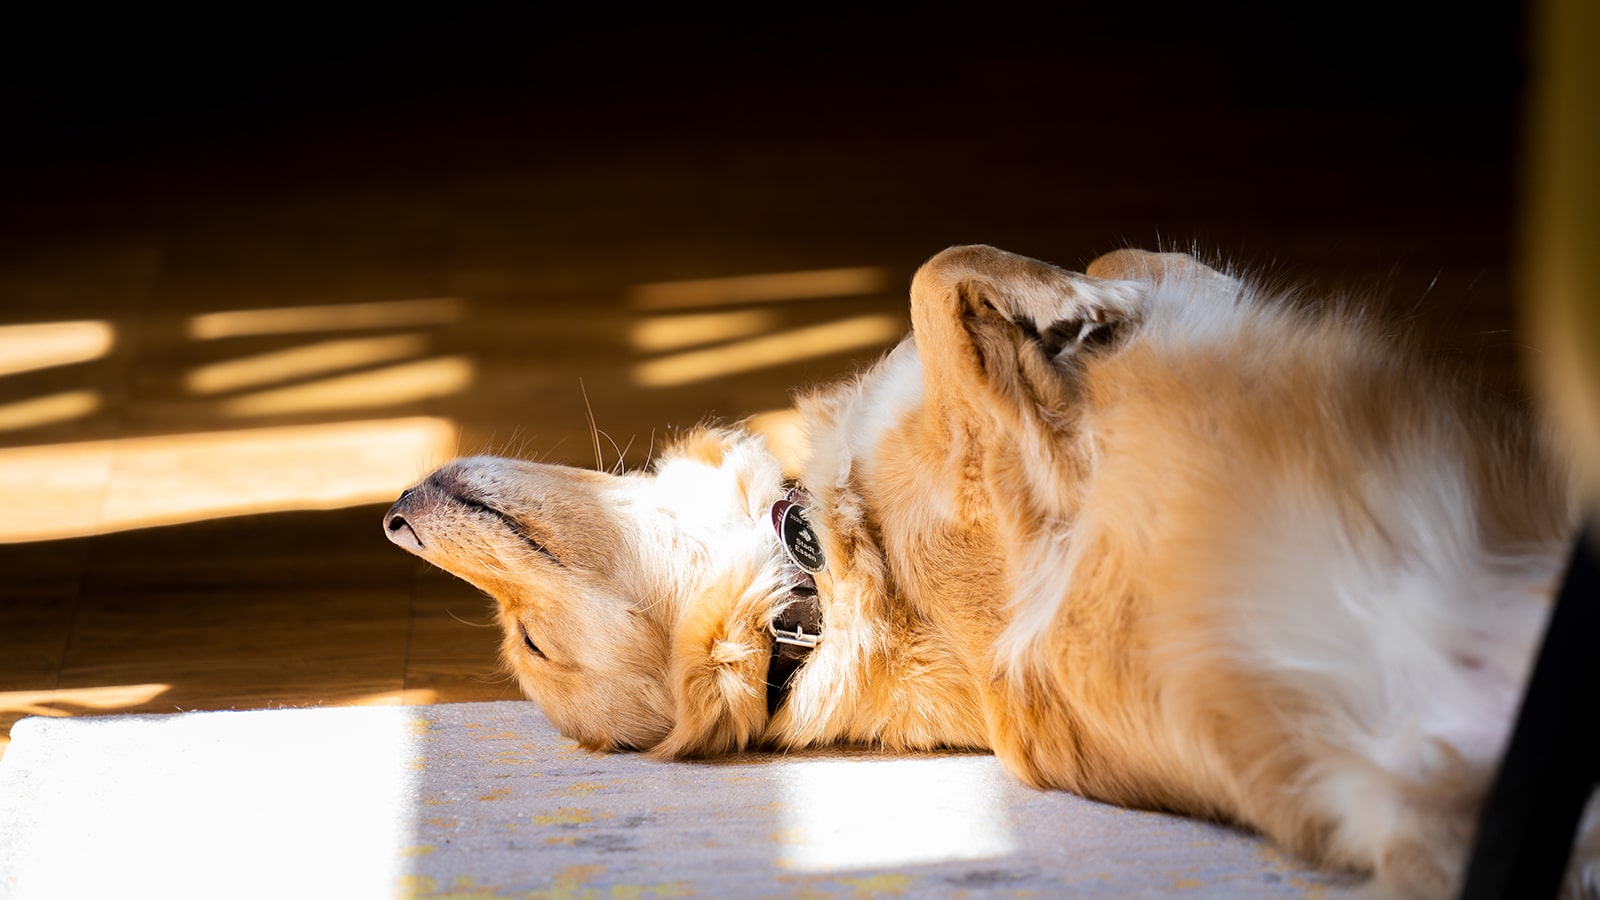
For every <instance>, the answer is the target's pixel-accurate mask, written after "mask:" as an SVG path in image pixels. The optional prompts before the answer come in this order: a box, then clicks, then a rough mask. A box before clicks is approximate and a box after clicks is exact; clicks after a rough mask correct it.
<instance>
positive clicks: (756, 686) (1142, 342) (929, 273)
mask: <svg viewBox="0 0 1600 900" xmlns="http://www.w3.org/2000/svg"><path fill="white" fill-rule="evenodd" d="M1268 293H1269V292H1266V291H1264V290H1262V289H1259V288H1257V287H1254V286H1252V285H1251V284H1249V283H1246V282H1244V281H1241V280H1238V279H1235V278H1233V277H1230V276H1229V275H1226V274H1223V273H1221V272H1218V271H1216V270H1214V269H1212V268H1209V267H1207V266H1204V265H1202V264H1201V263H1199V262H1197V261H1196V260H1194V259H1193V258H1191V257H1189V256H1185V255H1181V254H1154V253H1145V252H1140V251H1132V250H1125V251H1118V252H1116V253H1112V254H1109V255H1107V256H1104V257H1102V258H1100V259H1099V260H1096V261H1095V263H1093V264H1092V265H1091V266H1090V267H1089V270H1088V272H1087V273H1086V274H1077V273H1072V272H1067V271H1063V270H1061V269H1058V268H1055V267H1053V266H1050V265H1047V264H1045V263H1042V262H1038V261H1035V260H1032V259H1027V258H1024V257H1020V256H1016V255H1013V254H1010V253H1006V252H1003V251H1000V250H996V249H994V248H991V247H985V246H969V247H956V248H952V249H949V250H946V251H944V252H942V253H940V254H938V255H937V256H935V257H934V258H932V259H931V260H929V261H928V262H927V263H926V264H925V265H924V266H922V268H921V269H920V270H919V271H918V272H917V274H916V277H915V279H914V280H913V283H912V286H911V317H912V325H913V330H912V336H910V337H908V338H907V339H906V340H905V341H904V342H902V343H901V344H900V345H899V346H898V347H897V348H896V349H894V350H893V351H892V352H890V353H889V354H888V355H887V356H886V357H885V358H884V359H882V360H881V361H880V362H878V363H877V364H876V365H875V366H874V367H873V368H871V369H870V370H868V371H866V372H864V373H863V374H861V375H860V376H859V377H856V378H854V379H851V380H849V381H847V382H846V383H843V384H841V385H838V386H835V387H832V388H828V389H825V390H822V391H820V392H818V393H815V394H813V395H811V396H809V397H806V398H804V399H803V400H802V401H801V402H800V410H801V412H802V414H803V417H804V421H805V423H806V428H807V432H808V436H809V449H808V451H807V454H806V456H805V458H804V459H803V460H801V461H800V464H799V472H800V479H799V481H800V483H801V485H803V489H804V492H805V493H795V492H792V491H791V490H790V488H789V487H788V486H787V485H786V483H785V479H784V475H783V469H782V467H781V466H780V464H779V461H778V460H777V459H776V458H775V457H774V456H773V454H772V453H771V452H769V451H768V449H767V447H766V446H765V444H764V443H763V441H762V440H761V439H760V438H758V437H756V436H754V435H752V434H750V433H748V432H745V431H742V430H739V429H721V428H703V429H700V430H697V431H694V432H692V433H690V434H688V435H687V436H686V437H685V438H684V439H682V440H681V441H679V442H678V443H677V445H676V446H675V447H673V448H672V449H671V450H669V451H668V452H666V453H665V454H663V455H662V456H661V457H660V458H659V459H658V460H657V461H656V462H655V463H654V465H653V468H652V469H651V471H650V472H648V473H643V474H630V475H610V474H604V473H600V472H592V471H586V470H578V469H572V468H567V467H563V466H553V465H541V464H535V463H530V462H521V461H514V460H508V459H499V458H490V457H476V458H469V459H461V460H457V461H455V462H452V463H450V464H448V465H446V466H444V467H443V468H441V469H439V470H438V471H436V472H434V473H433V474H432V475H430V476H429V477H428V478H427V479H425V480H424V481H422V482H421V483H420V484H418V485H416V486H415V487H413V488H411V489H410V490H408V491H407V492H406V493H405V494H404V495H403V496H402V497H401V498H400V500H399V501H398V502H397V503H396V504H395V505H394V507H393V508H392V509H391V510H390V511H389V513H388V515H387V516H386V517H385V520H384V527H385V530H386V532H387V533H388V535H389V536H390V538H391V539H392V540H394V541H395V542H396V543H397V544H399V545H401V546H403V547H405V548H407V549H408V550H411V551H412V552H414V553H417V554H418V555H420V556H422V557H423V558H425V559H427V560H430V561H431V562H433V563H435V564H437V565H439V566H441V567H443V568H444V569H447V570H449V571H450V572H453V573H455V574H456V575H459V576H460V577H462V578H464V579H466V580H467V581H469V582H471V583H472V584H474V585H476V586H478V587H479V588H481V589H482V590H484V591H486V592H487V593H488V594H490V595H492V596H493V597H494V599H495V600H497V601H498V607H499V614H500V619H501V622H502V623H503V625H504V629H505V642H504V655H505V659H506V662H507V663H508V664H509V666H510V668H511V669H512V671H514V672H515V673H516V676H517V678H518V679H519V681H520V682H521V684H522V687H523V689H524V690H525V691H526V693H527V695H528V696H529V697H531V698H533V699H534V700H536V701H537V702H538V703H539V704H540V705H541V706H542V707H543V709H544V710H545V712H546V713H547V715H548V716H549V717H550V719H551V720H552V721H553V722H554V723H555V724H556V725H557V726H558V727H559V728H560V729H562V731H563V732H565V733H566V734H568V735H570V736H572V737H574V738H576V739H577V740H578V741H580V742H581V743H582V744H583V745H584V746H586V747H590V748H595V749H610V748H619V749H620V748H628V749H638V750H648V751H650V752H652V753H654V754H657V755H659V756H662V757H669V758H670V757H683V756H692V755H704V754H717V753H725V752H729V751H735V750H740V749H743V748H749V747H779V748H781V747H802V746H816V745H823V744H830V743H837V742H851V743H867V744H874V745H878V746H882V747H888V748H895V749H906V750H911V749H919V748H934V747H960V748H985V749H989V750H992V751H993V752H994V753H996V754H997V755H998V756H999V758H1000V759H1001V760H1002V761H1003V762H1004V764H1005V765H1006V766H1007V768H1008V769H1009V770H1010V771H1012V772H1014V773H1015V774H1016V775H1017V777H1019V778H1021V779H1022V780H1024V781H1026V782H1027V783H1029V784H1032V785H1037V786H1039V787H1049V788H1064V789H1067V790H1070V791H1076V792H1078V793H1080V794H1083V795H1086V796H1089V797H1094V798H1098V799H1100V800H1105V801H1109V802H1112V803H1118V804H1124V805H1127V806H1133V807H1142V808H1154V809H1164V810H1173V811H1178V812H1182V813H1187V814H1191V815H1195V816H1202V817H1207V818H1215V819H1222V820H1226V821H1230V822H1235V823H1239V824H1242V825H1245V826H1248V827H1251V828H1254V829H1258V830H1259V831H1261V832H1263V833H1265V834H1266V835H1268V836H1270V837H1271V838H1272V839H1274V840H1276V841H1278V842H1279V843H1281V844H1282V845H1284V846H1285V847H1288V848H1290V849H1292V850H1294V851H1295V852H1298V853H1299V854H1302V855H1304V856H1305V857H1307V858H1309V859H1311V860H1314V861H1316V862H1318V863H1320V864H1323V865H1328V866H1337V867H1348V868H1352V869H1356V870H1361V871H1366V872H1373V873H1375V874H1376V875H1377V876H1378V878H1379V879H1380V880H1381V882H1382V883H1384V884H1387V885H1392V886H1395V887H1398V888H1401V889H1404V890H1406V891H1410V892H1414V893H1417V894H1422V895H1442V894H1447V893H1449V892H1450V891H1451V890H1452V888H1453V887H1454V886H1455V885H1456V883H1457V881H1458V879H1459V877H1460V872H1461V869H1462V866H1463V863H1464V859H1465V854H1466V850H1467V848H1468V846H1469V842H1470V839H1471V835H1472V832H1473V830H1474V828H1475V822H1476V815H1477V811H1478V809H1479V806H1480V803H1481V800H1482V798H1483V796H1484V794H1485V791H1486V789H1487V786H1488V784H1489V782H1490V780H1491V778H1492V775H1493V771H1494V766H1495V764H1496V761H1497V758H1498V756H1499V754H1500V752H1501V750H1502V747H1503V745H1504V743H1505V741H1506V738H1507V735H1508V733H1509V730H1510V726H1511V724H1512V722H1513V720H1514V717H1515V713H1516V709H1517V705H1518V700H1519V696H1520V692H1521V688H1522V685H1523V683H1524V679H1525V676H1526V673H1527V670H1528V668H1529V665H1530V662H1531V657H1532V653H1533V650H1534V648H1535V646H1536V645H1537V642H1538V638H1539V636H1540V634H1541V629H1542V625H1543V622H1544V621H1545V618H1546V614H1547V612H1548V608H1549V590H1550V587H1551V584H1552V581H1553V579H1554V578H1555V576H1556V575H1557V574H1558V573H1559V571H1560V569H1561V566H1562V563H1563V561H1564V558H1565V554H1566V551H1567V548H1568V546H1569V541H1570V539H1571V535H1572V532H1573V527H1574V510H1573V503H1572V501H1571V491H1570V485H1569V484H1568V479H1567V477H1566V476H1565V474H1564V469H1563V468H1562V467H1558V466H1556V465H1555V464H1553V463H1551V462H1549V461H1548V459H1547V457H1546V456H1545V455H1544V454H1543V453H1542V452H1541V449H1540V441H1539V439H1538V435H1537V434H1536V433H1535V432H1534V431H1533V430H1531V429H1530V428H1528V427H1527V426H1525V425H1523V424H1519V420H1518V419H1517V418H1516V417H1514V416H1512V415H1510V414H1507V413H1502V412H1500V411H1497V410H1495V409H1493V408H1492V407H1491V405H1490V404H1488V403H1487V402H1486V401H1485V400H1484V399H1483V398H1481V397H1479V396H1476V395H1474V394H1472V393H1470V392H1467V391H1464V390H1463V389H1462V388H1461V387H1460V386H1458V385H1456V384H1453V383H1451V382H1449V381H1448V380H1445V379H1443V378H1441V377H1439V376H1438V375H1437V374H1435V373H1434V372H1432V371H1429V370H1428V369H1426V368H1424V367H1422V366H1420V365H1419V364H1417V362H1416V361H1415V360H1414V359H1413V358H1412V357H1410V356H1408V355H1407V354H1406V353H1404V352H1402V351H1401V350H1400V349H1399V348H1398V347H1397V346H1396V345H1395V344H1393V343H1392V342H1391V341H1389V340H1387V339H1386V338H1385V337H1384V336H1383V334H1382V333H1381V332H1380V331H1379V330H1378V329H1377V327H1376V326H1375V325H1374V324H1373V323H1371V322H1368V321H1366V320H1364V318H1363V317H1361V316H1359V315H1355V314H1350V313H1347V312H1341V311H1337V310H1331V309H1312V308H1308V307H1307V306H1306V305H1304V304H1295V303H1292V302H1288V301H1286V300H1285V299H1284V298H1282V297H1275V296H1269V295H1268ZM807 494H809V496H807ZM775 504H776V506H777V509H776V510H774V506H775ZM791 504H797V509H796V510H795V511H793V512H791V511H790V505H791ZM802 509H803V510H804V511H803V512H800V510H802ZM775 523H778V524H779V526H780V527H775ZM808 526H809V528H810V529H811V530H810V531H808V532H806V533H805V534H804V535H799V534H798V532H799V531H800V530H804V529H805V528H807V527H808ZM786 545H788V546H789V547H793V548H794V550H793V551H791V550H789V549H786ZM811 569H815V570H816V571H815V572H814V574H811V575H808V574H807V572H805V571H802V570H811ZM813 590H814V593H813ZM796 604H804V605H806V606H808V607H809V611H808V615H809V617H810V618H811V619H813V620H817V621H812V622H810V623H809V624H805V623H801V622H796V621H787V620H785V618H784V617H785V616H786V615H787V614H788V613H789V612H791V611H792V609H793V608H794V607H795V606H796ZM800 618H801V619H804V618H806V616H802V617H800ZM775 632H776V633H779V634H781V635H783V637H782V639H775V636H774V635H775ZM819 632H820V640H817V639H816V637H815V635H816V634H817V633H819ZM812 644H814V645H815V646H814V648H813V647H812V646H811V645H812ZM780 658H781V659H782V660H783V661H785V662H784V668H783V669H782V670H781V671H780V670H779V669H778V662H779V660H780ZM790 669H793V671H792V673H791V672H790V671H789V670H790ZM774 671H778V672H779V674H777V675H774V674H773V672H774ZM769 679H770V680H771V682H772V684H771V685H770V688H769V684H768V682H769Z"/></svg>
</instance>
